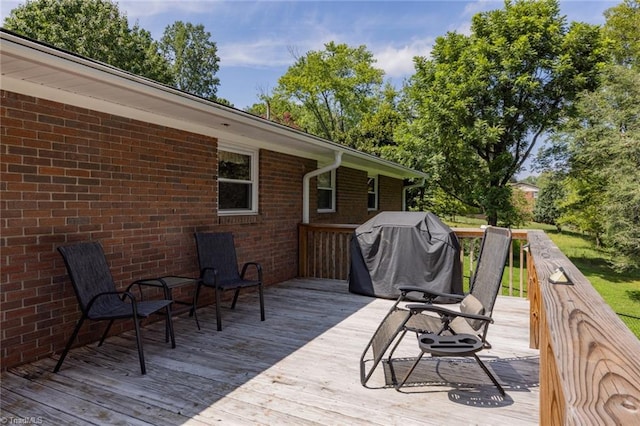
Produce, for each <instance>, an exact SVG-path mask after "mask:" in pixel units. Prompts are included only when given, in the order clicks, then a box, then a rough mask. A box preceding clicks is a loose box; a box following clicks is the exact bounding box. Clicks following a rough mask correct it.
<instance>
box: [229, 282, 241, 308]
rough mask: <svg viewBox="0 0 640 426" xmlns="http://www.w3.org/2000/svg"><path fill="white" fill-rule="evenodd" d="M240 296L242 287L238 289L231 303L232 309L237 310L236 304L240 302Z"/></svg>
mask: <svg viewBox="0 0 640 426" xmlns="http://www.w3.org/2000/svg"><path fill="white" fill-rule="evenodd" d="M239 295H240V287H238V288H236V291H235V293H234V294H233V302H231V309H235V308H236V302H237V301H238V296H239Z"/></svg>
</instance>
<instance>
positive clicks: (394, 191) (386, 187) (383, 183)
mask: <svg viewBox="0 0 640 426" xmlns="http://www.w3.org/2000/svg"><path fill="white" fill-rule="evenodd" d="M403 186H404V183H403V182H402V180H401V179H394V178H390V177H388V176H378V212H382V211H401V210H402V191H403V189H402V188H403ZM378 212H374V214H377V213H378Z"/></svg>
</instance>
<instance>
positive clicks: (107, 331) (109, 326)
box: [98, 320, 114, 346]
mask: <svg viewBox="0 0 640 426" xmlns="http://www.w3.org/2000/svg"><path fill="white" fill-rule="evenodd" d="M113 321H114V320H111V321H109V325H107V328H106V330H104V333H103V334H102V338H101V339H100V342H99V343H98V346H102V344H103V343H104V339H106V338H107V335H108V334H109V330H111V326H112V325H113Z"/></svg>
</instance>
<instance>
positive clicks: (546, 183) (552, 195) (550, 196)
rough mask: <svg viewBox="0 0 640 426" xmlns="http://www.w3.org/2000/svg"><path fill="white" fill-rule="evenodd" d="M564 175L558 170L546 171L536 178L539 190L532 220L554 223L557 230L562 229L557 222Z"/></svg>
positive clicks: (563, 188) (563, 193)
mask: <svg viewBox="0 0 640 426" xmlns="http://www.w3.org/2000/svg"><path fill="white" fill-rule="evenodd" d="M563 180H564V175H563V174H562V173H558V172H546V173H543V174H542V175H540V177H539V178H538V179H537V184H538V185H539V186H540V192H539V194H538V198H537V199H536V203H535V206H534V207H533V220H535V221H536V222H539V223H547V224H549V225H556V228H558V231H561V230H562V227H561V225H560V224H559V223H558V218H559V217H560V214H561V212H560V203H562V202H563V200H564V198H565V195H566V194H565V193H566V191H565V187H564V184H563Z"/></svg>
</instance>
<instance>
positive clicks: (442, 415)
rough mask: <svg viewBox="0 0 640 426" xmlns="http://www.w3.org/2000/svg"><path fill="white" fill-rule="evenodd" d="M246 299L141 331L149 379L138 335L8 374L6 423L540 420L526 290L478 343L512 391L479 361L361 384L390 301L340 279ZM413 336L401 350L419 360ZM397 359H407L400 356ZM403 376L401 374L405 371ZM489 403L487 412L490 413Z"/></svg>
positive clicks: (300, 283) (302, 282)
mask: <svg viewBox="0 0 640 426" xmlns="http://www.w3.org/2000/svg"><path fill="white" fill-rule="evenodd" d="M253 293H254V292H251V293H247V294H246V295H245V296H244V297H243V296H241V298H240V300H239V302H238V305H237V308H236V310H234V311H231V310H228V309H225V311H224V314H223V315H224V321H225V324H224V329H223V330H222V331H221V332H217V331H216V330H215V327H216V325H215V312H214V309H213V308H212V307H209V308H204V309H202V310H199V316H200V322H201V325H202V330H200V331H198V330H197V328H196V326H195V323H194V321H193V319H192V318H189V317H188V316H186V315H185V316H180V317H176V319H175V327H176V341H177V345H178V347H177V348H176V349H170V348H169V346H168V345H167V344H165V343H164V323H163V322H156V323H153V324H150V325H148V326H147V327H145V328H144V330H143V339H144V348H145V357H146V360H147V370H148V371H147V375H146V376H142V375H140V373H139V366H138V360H137V353H136V350H135V338H134V336H133V334H132V333H125V334H123V335H120V336H114V337H111V338H109V339H107V341H106V342H105V344H104V345H103V346H102V347H96V345H95V344H92V345H88V346H84V347H81V348H76V349H74V350H72V351H71V352H70V353H69V356H68V358H67V360H66V361H65V363H64V365H63V367H62V369H61V370H60V373H59V374H53V373H52V372H51V371H52V370H53V366H54V365H55V362H56V359H54V358H49V359H45V360H41V361H38V362H35V363H32V364H27V365H23V366H20V367H16V368H12V369H10V370H9V371H7V372H5V373H3V374H2V401H1V402H2V404H1V408H2V413H1V414H0V417H2V420H4V421H3V423H10V422H13V423H16V422H21V423H24V422H25V419H26V420H27V421H30V422H31V423H34V422H39V423H41V424H171V425H180V424H194V425H198V424H202V425H205V424H214V423H219V422H224V423H225V424H251V425H255V424H265V425H273V424H296V425H301V424H332V425H337V424H363V425H364V424H367V425H371V424H381V425H389V424H402V425H407V424H409V425H411V424H449V425H451V424H471V423H473V424H491V425H500V424H509V425H511V424H538V419H539V417H538V410H539V387H538V371H539V365H538V363H539V357H538V351H537V350H532V349H529V336H528V330H529V316H528V315H529V310H528V301H527V300H525V299H518V298H510V297H499V298H498V301H497V303H496V308H495V313H494V319H495V324H493V325H492V327H491V329H490V331H489V333H490V334H489V340H490V341H491V343H492V345H493V349H491V350H486V351H482V352H481V353H480V355H481V357H482V358H483V359H484V360H485V361H486V363H487V365H488V366H489V368H491V369H492V370H493V371H494V372H495V374H496V377H497V378H498V380H499V381H500V382H501V383H502V384H503V386H504V388H505V390H506V392H507V396H506V397H505V398H502V397H500V396H499V394H498V393H497V391H496V390H495V388H494V387H493V385H492V384H491V383H490V381H489V379H488V378H486V376H485V375H484V374H483V373H482V371H481V370H479V367H477V365H476V364H475V362H474V361H473V360H465V359H442V360H439V359H425V361H423V362H422V363H421V365H420V366H419V367H418V370H417V371H416V372H415V373H414V375H413V376H412V379H413V382H412V383H410V384H409V385H408V386H407V387H406V388H404V389H403V391H402V392H396V391H395V390H394V389H392V388H389V387H388V384H387V381H388V378H389V376H388V375H387V378H386V379H385V371H384V369H383V368H380V369H379V371H378V372H377V373H378V376H374V377H373V378H372V382H370V384H372V385H373V387H374V389H371V388H364V387H362V386H361V385H360V377H359V365H358V359H359V357H360V354H361V352H362V349H363V348H364V347H365V345H366V343H367V341H368V340H369V338H370V337H371V334H372V333H373V331H374V330H375V328H376V326H377V324H378V323H379V321H380V320H381V319H382V318H383V316H384V315H385V313H386V311H387V310H388V308H389V306H390V305H391V303H392V301H389V300H382V299H373V298H369V297H364V296H358V295H353V294H350V293H348V291H347V285H346V283H345V282H344V281H333V280H320V279H296V280H291V281H287V282H285V283H282V284H279V285H276V286H269V287H267V288H266V289H265V306H266V310H267V311H266V315H267V319H266V321H265V322H260V320H259V310H258V305H257V296H255V297H254V295H253ZM417 352H418V349H417V344H416V341H415V339H413V338H411V337H410V336H409V337H408V338H406V339H405V341H404V343H403V344H402V346H401V347H400V348H399V350H398V352H397V356H400V357H407V358H409V357H413V356H416V355H417ZM396 365H397V366H398V367H399V368H402V365H401V363H400V364H396ZM400 374H401V373H400ZM376 383H377V385H376ZM487 409H488V410H487Z"/></svg>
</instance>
